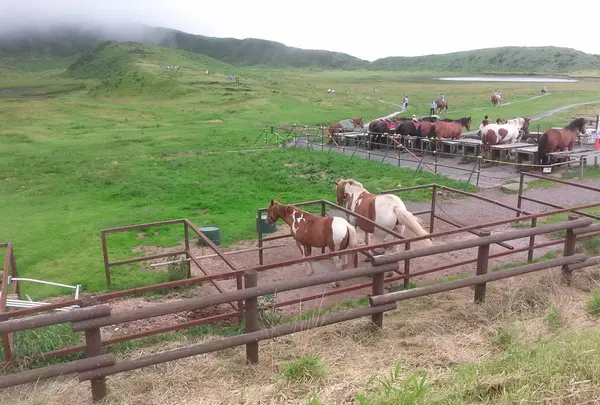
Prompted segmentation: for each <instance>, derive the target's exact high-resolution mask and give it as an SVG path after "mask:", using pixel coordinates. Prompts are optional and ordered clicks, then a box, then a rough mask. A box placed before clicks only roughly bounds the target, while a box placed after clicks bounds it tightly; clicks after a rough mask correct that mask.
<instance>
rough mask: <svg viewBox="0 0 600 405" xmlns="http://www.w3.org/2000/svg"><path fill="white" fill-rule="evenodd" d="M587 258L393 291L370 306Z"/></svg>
mask: <svg viewBox="0 0 600 405" xmlns="http://www.w3.org/2000/svg"><path fill="white" fill-rule="evenodd" d="M586 259H587V256H586V255H585V254H576V255H573V256H566V257H561V258H558V259H552V260H547V261H544V262H539V263H533V264H528V265H525V266H521V267H515V268H513V269H508V270H502V271H499V272H495V273H488V274H483V275H478V276H473V277H469V278H465V279H462V280H456V281H451V282H448V283H443V284H437V285H432V286H427V287H420V288H412V289H410V290H406V291H395V292H391V293H387V294H383V295H378V296H376V297H369V304H370V305H385V304H390V303H395V302H397V301H404V300H408V299H411V298H417V297H423V296H425V295H431V294H437V293H440V292H445V291H451V290H457V289H459V288H464V287H471V286H476V285H478V284H483V283H487V282H490V281H496V280H502V279H505V278H510V277H515V276H520V275H523V274H526V273H532V272H534V271H540V270H545V269H548V268H551V267H557V266H562V265H568V264H571V263H582V262H585V260H586Z"/></svg>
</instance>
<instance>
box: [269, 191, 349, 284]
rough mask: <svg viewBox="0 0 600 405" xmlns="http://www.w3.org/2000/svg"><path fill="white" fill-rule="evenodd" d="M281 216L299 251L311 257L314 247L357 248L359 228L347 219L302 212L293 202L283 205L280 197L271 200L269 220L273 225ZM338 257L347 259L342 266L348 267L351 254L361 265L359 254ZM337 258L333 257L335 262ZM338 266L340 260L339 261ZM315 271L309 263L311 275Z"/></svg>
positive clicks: (336, 249)
mask: <svg viewBox="0 0 600 405" xmlns="http://www.w3.org/2000/svg"><path fill="white" fill-rule="evenodd" d="M280 218H281V219H282V220H283V221H284V222H285V223H286V224H288V225H289V226H290V231H291V233H292V237H293V238H294V239H295V240H296V245H297V246H298V249H300V253H302V255H304V256H305V257H308V256H310V254H311V248H313V247H328V248H329V250H330V251H331V252H335V251H339V250H344V249H353V248H355V247H356V245H357V243H356V230H355V229H354V227H353V226H352V225H350V224H349V223H348V221H346V220H345V219H344V218H340V217H329V216H328V217H322V216H319V215H313V214H310V213H308V212H306V211H302V210H301V209H299V208H296V207H294V206H293V205H285V204H280V203H279V200H271V204H270V205H269V208H268V209H267V223H269V224H274V223H275V222H277V220H278V219H280ZM343 256H344V257H343V258H342V255H340V256H339V258H342V259H344V260H343V262H342V266H341V267H342V268H346V267H347V266H348V256H352V257H353V259H354V267H357V265H358V254H357V253H350V254H347V255H343ZM336 258H337V257H335V258H334V261H335V259H336ZM336 267H339V263H336ZM313 272H314V268H313V263H312V262H308V275H311V274H312V273H313Z"/></svg>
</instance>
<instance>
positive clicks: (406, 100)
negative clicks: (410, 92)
mask: <svg viewBox="0 0 600 405" xmlns="http://www.w3.org/2000/svg"><path fill="white" fill-rule="evenodd" d="M404 109H405V110H406V109H408V97H406V96H404Z"/></svg>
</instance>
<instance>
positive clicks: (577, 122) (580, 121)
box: [565, 118, 585, 131]
mask: <svg viewBox="0 0 600 405" xmlns="http://www.w3.org/2000/svg"><path fill="white" fill-rule="evenodd" d="M584 126H585V118H577V119H574V120H573V121H571V122H570V123H569V125H567V126H566V127H565V129H569V130H571V131H572V130H574V129H579V128H583V127H584Z"/></svg>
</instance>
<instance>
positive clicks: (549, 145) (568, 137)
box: [538, 118, 585, 165]
mask: <svg viewBox="0 0 600 405" xmlns="http://www.w3.org/2000/svg"><path fill="white" fill-rule="evenodd" d="M582 133H585V118H577V119H575V120H573V121H571V122H570V123H569V125H567V126H566V127H564V128H562V129H549V130H547V131H546V132H544V133H543V134H542V136H540V139H539V141H538V162H540V163H541V164H543V165H547V164H548V153H550V152H555V151H558V150H565V149H567V150H573V145H574V144H575V138H577V135H579V134H582Z"/></svg>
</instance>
